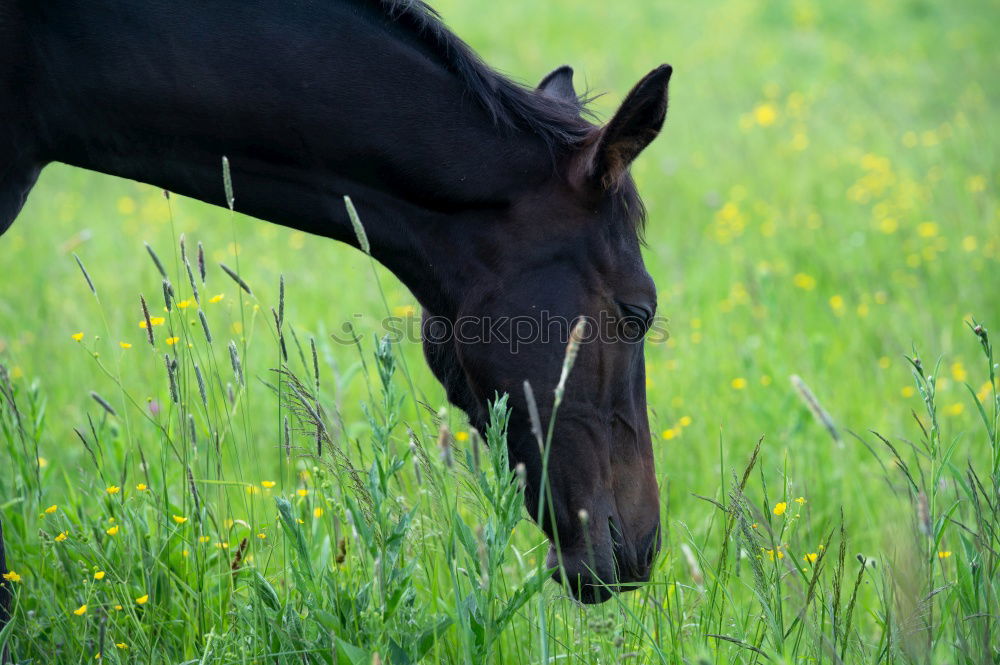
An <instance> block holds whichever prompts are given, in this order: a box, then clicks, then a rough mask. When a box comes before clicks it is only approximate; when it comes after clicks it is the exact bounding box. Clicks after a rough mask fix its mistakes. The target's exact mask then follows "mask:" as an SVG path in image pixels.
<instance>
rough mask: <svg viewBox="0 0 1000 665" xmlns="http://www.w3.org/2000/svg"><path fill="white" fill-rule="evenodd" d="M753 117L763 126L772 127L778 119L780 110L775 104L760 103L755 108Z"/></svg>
mask: <svg viewBox="0 0 1000 665" xmlns="http://www.w3.org/2000/svg"><path fill="white" fill-rule="evenodd" d="M753 119H754V120H755V121H756V122H757V124H758V125H760V126H761V127H770V126H771V125H773V124H774V121H775V120H777V119H778V111H777V110H776V109H775V108H774V105H773V104H759V105H757V106H756V107H755V108H754V110H753Z"/></svg>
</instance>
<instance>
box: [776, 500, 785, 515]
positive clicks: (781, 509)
mask: <svg viewBox="0 0 1000 665" xmlns="http://www.w3.org/2000/svg"><path fill="white" fill-rule="evenodd" d="M786 510H788V504H787V503H785V502H784V501H779V502H778V503H776V504H774V514H775V515H778V516H781V515H784V514H785V511H786Z"/></svg>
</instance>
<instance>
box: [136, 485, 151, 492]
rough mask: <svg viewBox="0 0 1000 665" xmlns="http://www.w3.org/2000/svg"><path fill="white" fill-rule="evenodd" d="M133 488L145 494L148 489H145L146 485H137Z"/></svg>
mask: <svg viewBox="0 0 1000 665" xmlns="http://www.w3.org/2000/svg"><path fill="white" fill-rule="evenodd" d="M135 488H136V489H137V490H138V491H140V492H145V491H146V490H148V489H149V488H148V487H146V483H139V484H138V485H136V486H135Z"/></svg>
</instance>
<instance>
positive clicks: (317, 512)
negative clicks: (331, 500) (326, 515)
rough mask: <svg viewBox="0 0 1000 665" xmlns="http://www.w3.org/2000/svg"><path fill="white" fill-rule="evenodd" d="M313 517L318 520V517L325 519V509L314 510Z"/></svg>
mask: <svg viewBox="0 0 1000 665" xmlns="http://www.w3.org/2000/svg"><path fill="white" fill-rule="evenodd" d="M313 517H317V518H318V517H323V509H322V508H314V509H313Z"/></svg>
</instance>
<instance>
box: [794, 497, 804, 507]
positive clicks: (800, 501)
mask: <svg viewBox="0 0 1000 665" xmlns="http://www.w3.org/2000/svg"><path fill="white" fill-rule="evenodd" d="M805 502H806V498H805V497H804V496H800V497H799V498H797V499H795V503H797V504H799V505H800V506H801V505H802V504H803V503H805Z"/></svg>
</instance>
